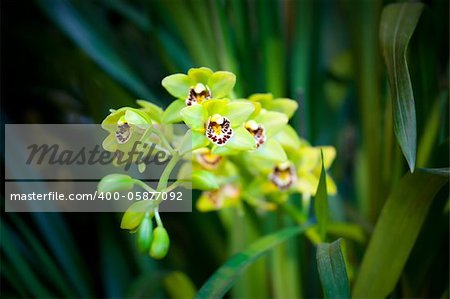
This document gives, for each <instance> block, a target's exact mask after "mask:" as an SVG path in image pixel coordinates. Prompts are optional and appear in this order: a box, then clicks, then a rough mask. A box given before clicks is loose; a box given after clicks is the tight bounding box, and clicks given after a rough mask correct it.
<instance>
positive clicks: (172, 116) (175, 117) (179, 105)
mask: <svg viewBox="0 0 450 299" xmlns="http://www.w3.org/2000/svg"><path fill="white" fill-rule="evenodd" d="M184 107H186V104H185V102H184V100H176V101H173V102H172V103H170V105H169V106H168V107H167V108H166V111H164V114H163V116H162V122H163V123H165V124H173V123H179V122H181V121H182V120H183V118H182V117H181V114H180V111H181V109H183V108H184Z"/></svg>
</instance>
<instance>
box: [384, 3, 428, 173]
mask: <svg viewBox="0 0 450 299" xmlns="http://www.w3.org/2000/svg"><path fill="white" fill-rule="evenodd" d="M422 9H423V4H422V3H407V2H404V3H395V4H390V5H387V6H386V7H385V8H384V9H383V13H382V15H381V23H380V42H381V48H382V50H383V56H384V60H385V63H386V68H387V72H388V77H389V85H390V87H391V95H392V101H393V102H392V103H393V104H392V107H393V113H394V132H395V135H396V136H397V140H398V143H399V144H400V147H401V149H402V151H403V155H404V156H405V158H406V160H407V162H408V165H409V169H410V171H411V172H413V171H414V168H415V164H416V143H417V140H416V139H417V136H416V134H417V132H416V110H415V107H414V95H413V90H412V86H411V79H410V77H409V72H408V64H407V61H406V50H407V47H408V43H409V40H410V38H411V36H412V34H413V32H414V29H415V28H416V25H417V22H418V21H419V17H420V15H421V13H422Z"/></svg>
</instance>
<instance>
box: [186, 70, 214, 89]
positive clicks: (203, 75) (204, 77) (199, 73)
mask: <svg viewBox="0 0 450 299" xmlns="http://www.w3.org/2000/svg"><path fill="white" fill-rule="evenodd" d="M212 74H213V72H212V70H211V69H209V68H207V67H200V68H191V69H190V70H189V71H188V76H189V78H190V79H191V80H192V82H193V84H194V85H195V84H196V83H203V84H204V85H207V84H208V80H209V77H211V76H212Z"/></svg>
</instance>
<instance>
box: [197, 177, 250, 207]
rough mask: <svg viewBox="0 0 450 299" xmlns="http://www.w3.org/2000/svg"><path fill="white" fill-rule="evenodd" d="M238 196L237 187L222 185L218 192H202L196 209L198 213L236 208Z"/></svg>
mask: <svg viewBox="0 0 450 299" xmlns="http://www.w3.org/2000/svg"><path fill="white" fill-rule="evenodd" d="M240 195H241V190H240V188H239V187H238V186H236V185H233V184H227V185H223V186H222V187H220V188H219V189H218V190H213V191H205V192H203V193H202V194H201V195H200V197H199V199H198V200H197V203H196V207H197V210H199V211H200V212H210V211H217V210H220V209H223V208H229V207H236V206H237V205H238V204H239V202H240V201H239V199H240V197H241V196H240Z"/></svg>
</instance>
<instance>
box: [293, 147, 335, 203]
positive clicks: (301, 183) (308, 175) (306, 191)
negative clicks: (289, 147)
mask: <svg viewBox="0 0 450 299" xmlns="http://www.w3.org/2000/svg"><path fill="white" fill-rule="evenodd" d="M320 150H322V151H323V164H324V168H325V170H328V169H329V168H330V167H331V164H332V163H333V161H334V158H335V157H336V149H335V148H334V147H332V146H314V147H313V146H302V147H301V148H300V149H299V151H298V152H297V155H296V157H295V159H296V162H295V163H296V164H295V165H296V167H297V177H298V180H297V183H296V184H295V188H296V190H297V191H298V192H300V193H302V194H303V195H304V197H310V196H314V195H316V191H317V187H318V186H319V179H320V172H321V169H322V160H321V155H320ZM326 182H327V192H328V194H329V195H335V194H336V192H337V188H336V184H335V182H334V180H333V179H332V178H331V176H330V175H329V174H327V175H326Z"/></svg>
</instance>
